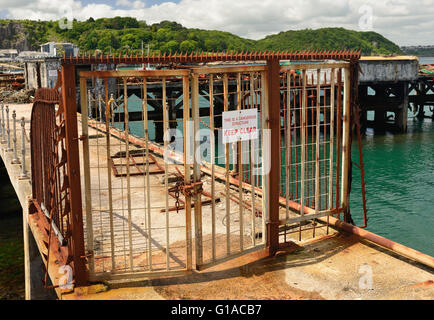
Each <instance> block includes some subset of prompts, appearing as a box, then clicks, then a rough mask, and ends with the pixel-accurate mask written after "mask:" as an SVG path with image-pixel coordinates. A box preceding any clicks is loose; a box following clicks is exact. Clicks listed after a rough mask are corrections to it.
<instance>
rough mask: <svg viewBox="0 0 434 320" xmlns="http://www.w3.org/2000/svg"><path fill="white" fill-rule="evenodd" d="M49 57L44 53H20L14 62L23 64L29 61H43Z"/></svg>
mask: <svg viewBox="0 0 434 320" xmlns="http://www.w3.org/2000/svg"><path fill="white" fill-rule="evenodd" d="M49 56H50V55H49V54H48V53H46V52H40V51H21V52H20V54H19V55H18V56H17V57H16V59H15V60H16V61H19V62H25V61H27V60H29V59H43V58H46V57H49Z"/></svg>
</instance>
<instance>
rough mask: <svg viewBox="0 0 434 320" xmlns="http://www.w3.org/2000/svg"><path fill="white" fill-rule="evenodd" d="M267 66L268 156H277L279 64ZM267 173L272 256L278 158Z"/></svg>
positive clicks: (273, 61)
mask: <svg viewBox="0 0 434 320" xmlns="http://www.w3.org/2000/svg"><path fill="white" fill-rule="evenodd" d="M267 66H268V108H269V113H268V116H269V118H268V119H269V123H268V128H269V129H271V145H270V148H271V149H270V150H271V151H270V154H272V155H278V154H279V152H280V64H279V59H271V60H268V61H267ZM270 162H271V163H270V173H269V185H268V190H269V200H268V201H269V202H268V206H269V208H268V210H269V217H268V221H267V247H268V249H269V253H270V255H273V254H274V253H275V252H276V251H277V250H278V247H279V178H280V168H279V166H280V164H279V157H278V156H273V157H271V158H270Z"/></svg>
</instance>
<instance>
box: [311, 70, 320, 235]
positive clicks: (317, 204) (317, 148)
mask: <svg viewBox="0 0 434 320" xmlns="http://www.w3.org/2000/svg"><path fill="white" fill-rule="evenodd" d="M316 80H317V84H316V133H315V135H316V137H315V138H316V141H315V214H318V213H319V211H320V210H321V180H320V174H321V165H320V156H321V155H320V134H321V124H320V115H321V110H320V105H321V70H320V69H317V76H316ZM312 141H313V137H312ZM312 223H313V237H314V238H315V226H316V223H315V220H312Z"/></svg>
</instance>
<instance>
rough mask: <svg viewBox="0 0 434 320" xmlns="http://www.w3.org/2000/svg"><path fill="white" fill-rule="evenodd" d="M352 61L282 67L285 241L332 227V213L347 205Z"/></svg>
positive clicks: (282, 238) (282, 216) (282, 240)
mask: <svg viewBox="0 0 434 320" xmlns="http://www.w3.org/2000/svg"><path fill="white" fill-rule="evenodd" d="M349 67H350V65H349V63H348V62H340V63H328V64H325V63H318V64H315V63H314V64H292V65H287V66H282V67H281V94H282V100H281V112H282V113H283V114H282V115H281V117H282V120H283V121H282V123H281V128H280V130H281V137H282V141H281V153H280V155H279V157H280V158H279V163H280V168H281V170H280V181H281V183H280V200H279V203H280V205H281V207H284V210H281V211H280V217H279V220H280V225H281V229H280V239H279V242H280V243H285V242H287V241H289V240H291V241H301V240H304V239H306V238H310V237H315V235H316V233H317V234H318V233H320V234H325V233H328V226H329V223H328V221H329V220H328V218H329V216H330V215H337V216H339V215H340V214H341V213H342V212H343V211H344V208H345V207H346V206H347V201H348V199H347V195H348V193H347V188H348V173H349V171H348V168H349V161H350V160H349V159H350V158H349V152H350V148H349V141H350V140H349V137H350V135H349V128H350V123H349V122H350V120H349V116H350V94H349V90H350V68H349ZM323 218H326V219H325V220H324V219H323ZM321 219H322V220H321ZM321 222H323V223H321ZM322 227H325V228H326V230H325V231H324V230H321V229H320V228H322Z"/></svg>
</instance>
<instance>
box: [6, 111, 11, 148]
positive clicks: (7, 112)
mask: <svg viewBox="0 0 434 320" xmlns="http://www.w3.org/2000/svg"><path fill="white" fill-rule="evenodd" d="M6 126H7V129H6V131H7V135H8V147H7V149H6V151H12V148H11V130H10V128H9V106H6Z"/></svg>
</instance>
